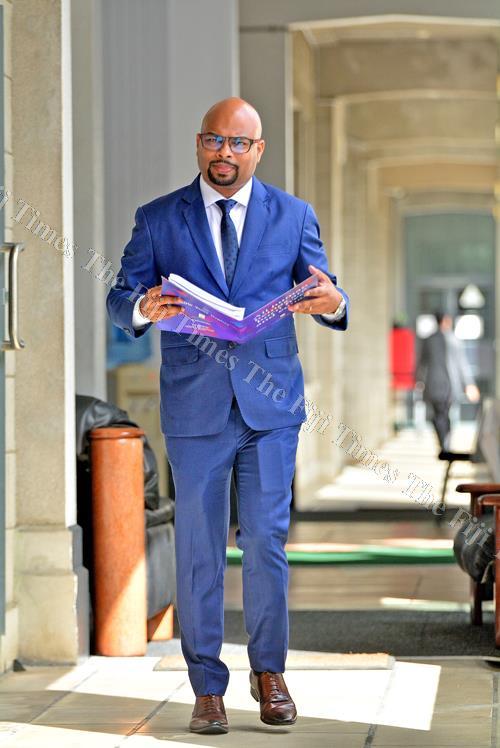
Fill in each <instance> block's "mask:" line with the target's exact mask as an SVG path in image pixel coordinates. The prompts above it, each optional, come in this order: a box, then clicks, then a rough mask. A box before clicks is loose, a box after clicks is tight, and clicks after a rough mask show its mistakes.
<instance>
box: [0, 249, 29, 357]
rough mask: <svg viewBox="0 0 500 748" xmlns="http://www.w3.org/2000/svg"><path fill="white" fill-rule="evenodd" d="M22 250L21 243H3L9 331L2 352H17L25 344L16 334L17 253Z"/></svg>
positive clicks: (17, 316)
mask: <svg viewBox="0 0 500 748" xmlns="http://www.w3.org/2000/svg"><path fill="white" fill-rule="evenodd" d="M23 249H24V243H22V242H16V243H14V244H13V243H11V242H5V244H3V245H2V247H1V250H2V252H7V254H8V261H9V270H8V285H7V323H8V330H9V337H8V339H7V340H4V341H3V343H2V350H4V351H19V350H21V348H24V346H25V343H24V340H22V339H21V338H20V337H19V332H18V321H19V315H18V307H17V305H18V298H19V295H18V286H17V260H18V257H19V253H20V252H22V251H23Z"/></svg>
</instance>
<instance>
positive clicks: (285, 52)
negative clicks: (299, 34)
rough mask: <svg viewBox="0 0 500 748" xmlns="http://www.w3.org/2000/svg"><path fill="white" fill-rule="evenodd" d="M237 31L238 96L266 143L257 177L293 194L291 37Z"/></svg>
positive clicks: (278, 31) (276, 31) (280, 32)
mask: <svg viewBox="0 0 500 748" xmlns="http://www.w3.org/2000/svg"><path fill="white" fill-rule="evenodd" d="M240 31H241V33H240V66H241V96H242V97H243V98H244V99H247V100H248V101H249V102H250V103H251V104H253V106H254V107H255V108H256V109H257V110H258V112H259V113H260V116H261V118H262V126H263V137H264V139H265V141H266V151H265V153H264V156H263V158H262V161H261V162H260V164H259V166H258V167H257V172H256V176H257V177H258V178H259V179H261V180H262V181H263V182H270V183H271V184H274V185H276V186H277V187H281V189H283V190H286V191H287V192H293V105H292V80H291V78H292V65H293V61H292V49H291V47H292V42H291V36H290V33H289V31H288V30H287V29H286V28H281V27H272V28H263V29H257V30H254V29H253V28H252V27H244V26H243V27H242V28H241V29H240Z"/></svg>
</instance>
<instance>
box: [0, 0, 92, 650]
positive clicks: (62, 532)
mask: <svg viewBox="0 0 500 748" xmlns="http://www.w3.org/2000/svg"><path fill="white" fill-rule="evenodd" d="M70 38H71V36H70V3H69V0H19V2H16V5H15V8H14V12H13V19H12V72H13V106H12V134H13V137H12V148H13V162H14V181H13V184H14V196H13V197H12V199H11V203H10V204H8V205H7V207H6V210H7V212H6V218H7V219H8V220H10V222H11V224H12V227H13V232H12V233H13V236H14V238H15V240H16V241H22V242H25V244H26V250H25V252H24V253H23V255H22V257H21V260H20V263H19V267H20V271H19V295H20V327H21V330H20V331H21V335H22V337H23V338H24V340H25V341H26V348H25V350H23V351H20V352H19V354H18V356H17V359H16V374H15V384H14V391H15V410H16V418H15V442H16V445H17V468H16V495H17V528H16V530H17V537H16V594H17V598H18V602H19V655H18V656H19V657H20V658H21V659H23V660H25V661H38V662H40V661H51V662H72V663H73V662H76V661H77V659H78V656H79V655H80V654H85V653H86V652H88V639H87V630H86V625H87V621H88V614H87V610H86V605H87V588H86V583H87V577H86V570H85V569H83V567H81V548H80V533H79V530H80V528H79V527H78V526H76V524H75V523H76V491H75V434H74V327H73V325H74V322H73V262H74V260H73V257H72V255H73V251H74V248H73V245H72V242H73V238H74V237H73V193H72V181H73V173H72V138H71V136H72V126H71V47H70ZM26 206H28V207H26ZM23 211H24V212H23ZM77 254H78V253H77ZM79 615H80V616H81V625H80V626H79V625H78V616H79Z"/></svg>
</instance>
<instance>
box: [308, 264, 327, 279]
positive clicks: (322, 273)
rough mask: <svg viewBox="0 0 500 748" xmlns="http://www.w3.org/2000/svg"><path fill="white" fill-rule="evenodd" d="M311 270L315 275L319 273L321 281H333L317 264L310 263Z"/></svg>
mask: <svg viewBox="0 0 500 748" xmlns="http://www.w3.org/2000/svg"><path fill="white" fill-rule="evenodd" d="M309 272H310V273H312V274H313V275H317V276H318V278H319V280H320V281H326V282H327V283H331V282H332V281H331V280H330V278H329V277H328V276H327V274H326V273H324V272H323V271H322V270H320V269H319V268H317V267H316V266H315V265H309Z"/></svg>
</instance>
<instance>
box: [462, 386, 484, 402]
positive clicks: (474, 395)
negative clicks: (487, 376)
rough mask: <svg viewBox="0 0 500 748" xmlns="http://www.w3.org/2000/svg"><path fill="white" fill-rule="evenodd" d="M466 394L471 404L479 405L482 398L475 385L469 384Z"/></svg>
mask: <svg viewBox="0 0 500 748" xmlns="http://www.w3.org/2000/svg"><path fill="white" fill-rule="evenodd" d="M465 394H466V395H467V399H468V400H470V402H471V403H478V402H479V398H480V397H481V394H480V392H479V390H478V388H477V387H476V385H475V384H468V385H467V387H466V388H465Z"/></svg>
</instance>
